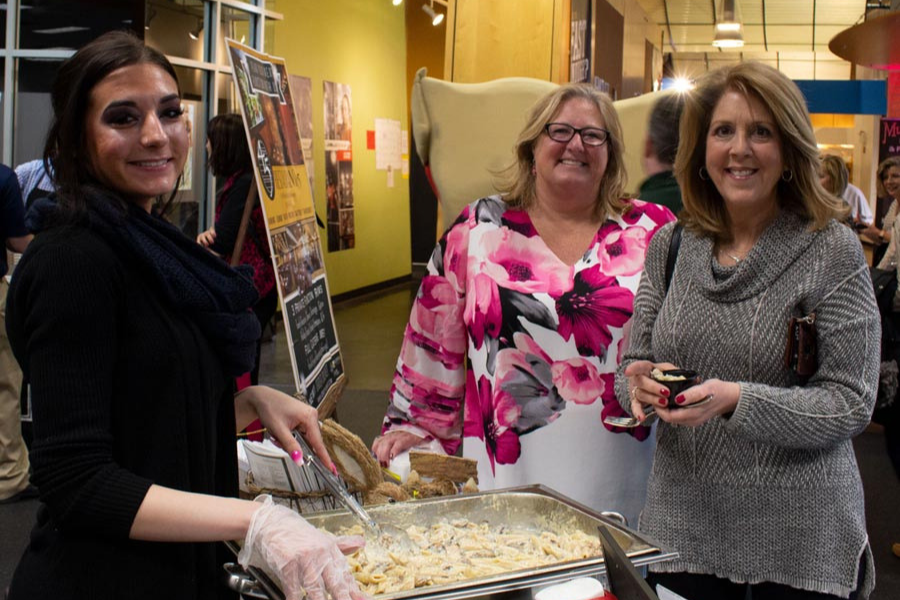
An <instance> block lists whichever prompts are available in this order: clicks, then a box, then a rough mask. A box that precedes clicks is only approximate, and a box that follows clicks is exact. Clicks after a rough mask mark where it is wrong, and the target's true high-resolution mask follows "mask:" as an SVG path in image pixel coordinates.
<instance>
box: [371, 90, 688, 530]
mask: <svg viewBox="0 0 900 600" xmlns="http://www.w3.org/2000/svg"><path fill="white" fill-rule="evenodd" d="M505 174H506V176H507V177H506V179H505V181H503V184H502V186H501V190H502V192H503V194H502V195H498V196H491V197H488V198H482V199H480V200H476V201H475V202H473V203H472V204H470V205H469V206H468V207H466V208H465V209H464V210H463V211H462V213H461V214H460V215H459V217H458V218H457V219H456V222H455V223H454V225H453V226H451V227H450V229H449V230H447V232H446V233H445V234H444V235H443V237H442V238H441V240H440V242H439V244H438V246H437V247H436V248H435V251H434V253H433V254H432V257H431V261H430V262H429V265H428V274H427V275H426V276H425V278H424V279H423V280H422V285H421V287H420V289H419V293H418V296H417V298H416V301H415V304H414V306H413V309H412V314H411V316H410V319H409V324H408V325H407V328H406V333H405V336H404V340H403V344H402V347H401V351H400V358H399V360H398V362H397V370H396V372H395V374H394V382H393V386H392V388H391V393H390V403H389V406H388V410H387V414H386V415H385V419H384V424H383V427H382V436H381V437H379V438H378V439H376V440H375V442H374V443H373V446H372V449H373V451H374V453H375V456H376V457H377V459H378V460H379V462H380V463H381V464H382V465H385V466H387V465H388V464H389V463H390V462H391V461H392V460H393V459H394V458H395V457H397V456H398V455H400V454H401V453H403V452H405V451H407V450H409V449H411V448H415V447H421V446H422V445H425V446H427V447H429V448H431V449H432V450H434V451H438V452H445V453H447V454H454V453H455V452H456V451H457V449H458V448H459V446H460V443H462V453H463V456H465V457H467V458H471V459H475V460H476V461H477V464H478V484H479V487H480V488H482V489H495V488H502V487H509V486H515V485H527V484H537V483H539V484H543V485H546V486H548V487H550V488H552V489H554V490H556V491H558V492H560V493H562V494H564V495H566V496H569V497H571V498H573V499H575V500H576V501H578V502H581V503H583V504H585V505H587V506H590V507H592V508H594V509H597V510H611V511H618V512H620V513H622V514H623V515H624V516H625V517H626V518H628V519H632V520H633V519H634V518H635V517H636V515H637V513H638V512H639V511H640V509H641V507H642V506H643V502H644V494H645V486H646V480H647V473H648V470H649V464H650V463H649V457H650V454H651V452H652V448H651V447H650V446H648V445H646V444H641V443H639V441H638V439H635V437H632V436H630V435H614V434H612V433H611V432H610V431H607V430H606V429H604V425H603V424H602V422H603V419H604V417H606V416H614V415H621V414H622V413H623V411H622V409H621V408H620V407H619V406H618V404H617V403H616V401H615V395H614V390H613V385H612V384H613V374H614V372H615V369H616V365H617V364H618V361H619V357H620V356H621V352H622V350H623V345H624V342H625V332H626V331H627V328H628V326H629V325H628V324H629V321H630V319H631V313H632V301H633V295H634V290H635V288H636V286H637V282H638V277H639V275H640V273H641V270H642V268H643V262H644V251H645V248H646V247H647V243H648V241H649V240H650V238H652V237H653V235H654V233H655V232H656V231H657V229H659V227H661V226H662V225H663V224H665V223H668V222H669V221H672V220H674V215H672V213H671V211H669V209H667V208H665V207H663V206H658V205H655V204H649V203H646V202H643V201H641V200H633V199H629V198H627V197H626V195H625V191H624V190H625V178H626V175H625V168H624V164H623V146H622V131H621V126H620V124H619V118H618V116H617V115H616V112H615V109H614V108H613V105H612V102H611V101H610V99H609V98H608V97H607V96H606V95H605V94H602V93H600V92H598V91H596V90H594V89H592V88H591V87H590V86H585V85H577V84H569V85H564V86H561V87H559V88H557V89H555V90H554V91H552V92H551V93H549V94H548V95H546V96H545V97H544V98H542V99H541V100H539V101H538V102H537V103H536V104H535V105H534V107H533V108H532V109H531V111H530V114H529V115H528V118H527V122H526V125H525V127H524V128H523V130H522V132H521V133H520V134H519V138H518V141H517V143H516V156H515V159H514V162H513V164H512V165H511V167H510V168H509V170H508V171H507V172H506V173H505ZM628 431H629V432H630V433H632V434H633V435H635V436H637V437H638V438H640V439H643V438H646V437H647V435H648V430H646V429H643V428H640V429H637V430H628Z"/></svg>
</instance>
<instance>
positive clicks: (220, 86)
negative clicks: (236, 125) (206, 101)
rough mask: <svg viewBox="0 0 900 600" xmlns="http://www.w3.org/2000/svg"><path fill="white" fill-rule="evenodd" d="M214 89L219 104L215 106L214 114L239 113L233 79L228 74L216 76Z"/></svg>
mask: <svg viewBox="0 0 900 600" xmlns="http://www.w3.org/2000/svg"><path fill="white" fill-rule="evenodd" d="M216 88H217V90H218V94H219V103H218V104H217V105H216V114H217V115H222V114H225V113H230V112H233V113H238V114H240V112H241V107H240V104H239V102H238V100H239V99H238V97H237V90H236V89H235V87H234V79H233V78H232V76H231V74H230V73H218V74H216Z"/></svg>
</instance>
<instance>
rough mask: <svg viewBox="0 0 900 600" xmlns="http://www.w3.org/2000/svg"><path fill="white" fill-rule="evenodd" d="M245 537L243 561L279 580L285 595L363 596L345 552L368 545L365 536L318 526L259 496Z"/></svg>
mask: <svg viewBox="0 0 900 600" xmlns="http://www.w3.org/2000/svg"><path fill="white" fill-rule="evenodd" d="M256 501H257V502H262V506H261V507H260V508H259V509H257V511H256V512H255V513H253V519H252V520H251V521H250V527H249V528H248V529H247V538H246V539H245V540H244V546H243V548H241V552H240V554H239V555H238V562H239V563H240V565H241V566H242V567H247V566H248V565H249V566H253V567H257V568H260V569H262V570H263V571H264V572H265V573H266V574H267V575H269V576H270V577H272V578H273V579H275V580H276V581H279V582H280V583H281V591H283V592H284V595H285V597H286V598H287V600H300V599H301V598H303V596H304V593H305V594H308V595H309V598H310V600H325V592H326V591H327V592H329V593H330V594H331V596H332V598H334V600H363V599H365V598H366V595H365V594H363V593H362V592H361V591H360V590H359V587H358V586H357V585H356V580H355V579H353V575H351V574H350V567H349V565H348V564H347V559H346V558H344V554H352V553H353V552H356V551H357V550H359V549H360V548H362V547H363V546H364V545H365V540H364V539H363V538H362V537H361V536H340V537H337V536H334V535H332V534H330V533H328V532H326V531H321V530H319V529H316V528H315V527H313V526H312V525H310V524H309V523H307V521H306V519H304V518H303V517H301V516H300V515H299V514H297V513H296V512H294V511H293V510H291V509H289V508H287V507H285V506H280V505H278V504H275V503H274V502H273V501H272V497H271V496H259V497H257V498H256Z"/></svg>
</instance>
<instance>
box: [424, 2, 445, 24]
mask: <svg viewBox="0 0 900 600" xmlns="http://www.w3.org/2000/svg"><path fill="white" fill-rule="evenodd" d="M422 10H424V11H425V14H426V15H428V16H429V17H431V24H432V25H434V26H435V27H437V26H438V25H440V24H441V21H443V20H444V13H439V12H436V11H435V10H434V0H432V3H431V5H428V4H423V5H422Z"/></svg>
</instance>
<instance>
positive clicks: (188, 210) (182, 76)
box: [168, 66, 209, 238]
mask: <svg viewBox="0 0 900 600" xmlns="http://www.w3.org/2000/svg"><path fill="white" fill-rule="evenodd" d="M175 72H176V74H177V75H178V83H179V84H180V85H181V95H182V98H183V102H182V103H183V104H184V108H185V117H186V118H187V119H188V121H189V122H190V127H191V148H190V151H189V152H188V157H187V161H185V165H184V175H183V177H182V179H181V184H180V185H179V187H178V192H179V193H178V195H177V196H176V198H175V202H174V203H173V205H172V207H171V208H170V211H169V213H168V217H169V219H170V220H171V221H172V223H174V224H175V225H176V226H177V227H179V228H180V229H181V230H182V231H183V232H184V233H185V235H187V236H188V237H191V238H195V237H197V233H199V223H200V222H199V217H200V212H201V211H202V210H204V206H205V202H204V195H205V193H206V185H205V180H206V121H207V116H206V108H205V106H206V97H205V96H206V95H205V94H204V93H203V90H205V89H206V86H205V83H204V80H205V79H206V78H207V77H208V76H209V74H208V73H207V72H205V71H201V70H199V69H190V68H187V67H179V66H176V67H175Z"/></svg>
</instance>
